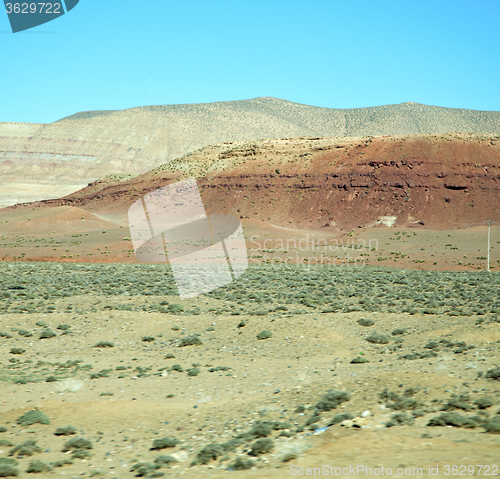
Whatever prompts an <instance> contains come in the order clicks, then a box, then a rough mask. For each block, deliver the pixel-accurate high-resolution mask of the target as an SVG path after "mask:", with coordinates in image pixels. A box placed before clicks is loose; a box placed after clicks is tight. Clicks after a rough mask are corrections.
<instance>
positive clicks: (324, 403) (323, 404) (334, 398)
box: [316, 390, 351, 411]
mask: <svg viewBox="0 0 500 479" xmlns="http://www.w3.org/2000/svg"><path fill="white" fill-rule="evenodd" d="M350 399H351V394H350V393H349V392H348V391H334V390H330V391H328V392H327V393H326V394H325V395H323V397H322V399H321V400H320V401H319V402H318V403H317V404H316V408H317V409H318V410H320V411H331V410H332V409H335V408H336V407H337V406H338V405H339V404H342V403H343V402H345V401H349V400H350Z"/></svg>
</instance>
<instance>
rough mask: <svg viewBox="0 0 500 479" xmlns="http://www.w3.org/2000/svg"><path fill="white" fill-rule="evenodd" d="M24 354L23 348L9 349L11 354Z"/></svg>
mask: <svg viewBox="0 0 500 479" xmlns="http://www.w3.org/2000/svg"><path fill="white" fill-rule="evenodd" d="M24 352H26V349H24V348H11V349H10V353H11V354H23V353H24Z"/></svg>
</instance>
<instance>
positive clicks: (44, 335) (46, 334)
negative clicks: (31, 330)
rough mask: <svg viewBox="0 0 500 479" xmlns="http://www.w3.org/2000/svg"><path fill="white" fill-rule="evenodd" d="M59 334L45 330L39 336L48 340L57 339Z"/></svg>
mask: <svg viewBox="0 0 500 479" xmlns="http://www.w3.org/2000/svg"><path fill="white" fill-rule="evenodd" d="M56 336H57V334H56V333H55V332H54V331H52V330H50V329H44V330H43V331H42V332H41V333H40V335H39V336H38V337H39V338H40V339H48V338H55V337H56Z"/></svg>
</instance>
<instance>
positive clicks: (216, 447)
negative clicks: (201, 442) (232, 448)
mask: <svg viewBox="0 0 500 479" xmlns="http://www.w3.org/2000/svg"><path fill="white" fill-rule="evenodd" d="M224 453H225V451H224V448H223V447H222V446H221V445H220V444H208V446H205V447H204V448H203V449H202V450H201V451H200V452H199V453H198V454H197V455H196V458H195V460H194V461H193V463H192V465H196V464H208V463H209V462H210V461H212V460H215V459H217V458H218V457H219V456H222V455H223V454H224Z"/></svg>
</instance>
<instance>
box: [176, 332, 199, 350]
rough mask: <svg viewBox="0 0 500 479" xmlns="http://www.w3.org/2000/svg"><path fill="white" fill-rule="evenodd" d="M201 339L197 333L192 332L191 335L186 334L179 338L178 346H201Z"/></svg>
mask: <svg viewBox="0 0 500 479" xmlns="http://www.w3.org/2000/svg"><path fill="white" fill-rule="evenodd" d="M202 344H203V341H202V340H201V339H200V338H199V337H198V335H197V334H193V335H192V336H187V337H185V338H182V339H181V342H180V343H179V347H180V348H182V347H184V346H201V345H202Z"/></svg>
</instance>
